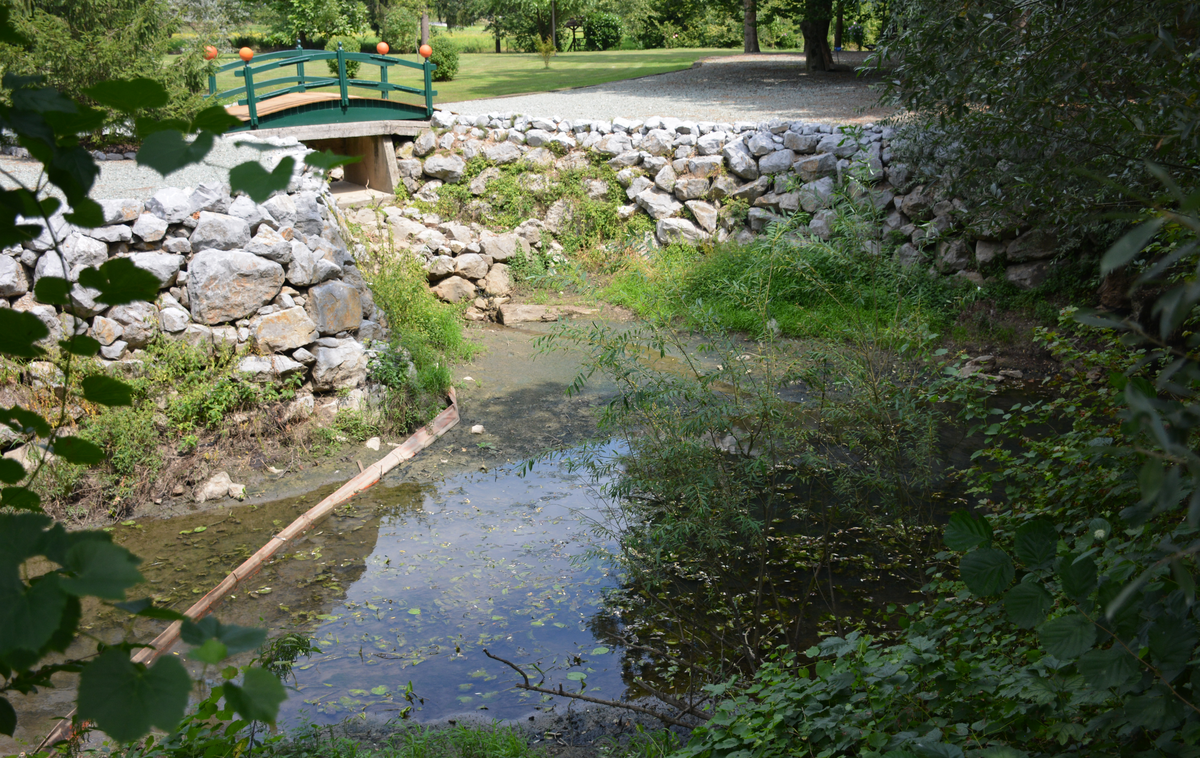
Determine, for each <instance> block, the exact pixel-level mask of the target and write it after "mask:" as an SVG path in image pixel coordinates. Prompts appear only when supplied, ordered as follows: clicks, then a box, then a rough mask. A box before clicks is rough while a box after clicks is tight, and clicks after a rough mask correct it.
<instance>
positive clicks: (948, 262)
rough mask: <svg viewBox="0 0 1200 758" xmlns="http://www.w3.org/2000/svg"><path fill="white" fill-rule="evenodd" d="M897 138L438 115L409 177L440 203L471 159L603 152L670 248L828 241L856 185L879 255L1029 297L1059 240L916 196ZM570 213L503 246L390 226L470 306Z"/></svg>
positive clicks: (651, 122) (543, 165)
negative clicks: (793, 234) (781, 230)
mask: <svg viewBox="0 0 1200 758" xmlns="http://www.w3.org/2000/svg"><path fill="white" fill-rule="evenodd" d="M896 139H897V134H896V132H895V130H894V129H893V128H891V127H887V126H879V125H876V124H866V125H863V126H861V127H853V128H851V127H832V126H829V125H826V124H809V123H804V122H798V121H785V120H776V121H771V122H763V123H754V122H737V123H733V124H729V123H711V122H695V121H684V120H680V119H675V118H668V117H653V118H649V119H646V120H641V119H621V118H618V119H614V120H612V121H596V120H565V119H559V118H548V117H529V116H524V115H519V114H512V113H493V114H488V115H486V116H458V115H455V114H453V113H449V112H445V111H439V112H436V113H435V114H434V117H433V120H432V129H430V130H428V131H425V132H423V133H422V134H421V135H420V136H419V137H418V138H417V139H416V141H415V142H413V143H411V145H405V146H404V147H403V149H402V151H401V153H400V157H399V158H398V160H397V165H398V169H399V172H400V175H401V177H402V180H403V182H404V184H405V187H406V188H407V189H408V191H409V192H410V193H411V194H413V195H414V196H415V197H416V198H418V199H420V200H423V201H426V202H430V203H432V202H436V201H437V198H438V196H437V188H438V187H440V186H442V185H443V184H445V183H455V182H460V181H463V177H464V171H465V169H466V161H468V160H470V159H471V158H473V157H474V156H477V155H482V156H484V157H485V158H486V159H487V160H488V161H489V162H491V163H492V164H495V165H505V164H515V163H520V162H523V163H525V164H527V165H529V166H530V167H531V168H532V169H536V170H539V171H544V172H549V173H551V174H553V173H554V172H556V171H561V170H563V169H569V168H572V167H580V166H584V165H587V164H588V162H589V161H590V160H591V157H592V156H594V155H596V154H599V155H601V156H605V157H606V158H607V160H608V164H609V165H610V166H612V167H613V168H614V169H615V170H616V171H617V175H616V179H617V181H618V182H619V183H620V184H621V186H622V188H623V189H624V192H625V196H626V198H627V199H628V201H629V202H628V204H627V205H625V206H624V207H622V208H620V210H619V214H620V216H621V217H622V218H628V217H629V216H631V215H632V214H634V213H646V214H649V215H650V216H651V217H652V218H653V219H654V220H655V236H656V240H657V242H659V243H660V244H666V243H669V242H676V241H683V242H690V243H698V242H702V241H704V240H707V239H715V240H717V241H725V240H727V239H729V238H731V237H733V238H737V239H739V240H740V241H743V242H744V241H748V240H749V239H752V236H753V234H754V233H756V232H759V231H761V230H763V229H764V228H766V226H767V225H769V224H770V223H771V222H773V221H775V220H777V219H779V218H781V217H782V216H783V215H785V214H789V213H793V212H796V211H804V212H807V213H809V214H811V217H812V218H811V222H810V223H809V225H808V230H807V231H808V233H809V234H811V235H813V236H816V237H819V238H821V239H825V240H828V239H829V238H830V237H831V235H832V233H833V230H832V228H831V223H830V222H831V220H832V218H833V212H832V211H831V210H830V206H831V204H832V202H833V199H834V192H835V188H837V187H838V186H841V185H842V183H843V182H844V183H846V185H845V186H847V188H848V189H849V191H850V192H851V193H852V194H854V195H856V196H859V197H862V196H863V195H866V196H868V197H869V199H870V200H871V202H873V203H875V205H876V207H877V208H879V209H880V210H881V211H882V213H883V217H884V221H883V224H882V226H881V228H880V230H879V238H878V243H871V244H872V245H873V246H872V248H871V249H872V251H873V252H876V253H878V252H879V251H881V250H887V251H890V252H891V254H892V255H895V256H896V257H897V259H898V260H899V261H900V262H901V263H902V264H904V265H928V266H931V268H932V270H934V271H937V272H940V273H942V274H945V275H958V276H963V277H966V278H968V279H970V280H971V281H974V282H976V283H977V284H981V283H982V282H983V281H984V278H983V274H982V273H981V269H986V270H988V271H998V270H1002V271H1003V274H1002V275H1003V276H1004V277H1005V278H1006V279H1008V280H1009V281H1011V282H1013V283H1014V284H1016V285H1017V286H1019V287H1022V288H1026V289H1029V288H1032V287H1034V286H1037V285H1038V284H1040V283H1041V282H1042V281H1043V280H1044V279H1045V277H1046V274H1047V272H1048V269H1049V265H1050V261H1049V259H1050V258H1052V257H1053V256H1054V255H1055V253H1056V252H1057V247H1058V241H1057V239H1056V238H1055V236H1054V234H1053V233H1052V232H1049V231H1045V230H1028V229H1025V230H1023V229H1022V228H1021V227H1019V226H1018V225H1008V226H1003V225H993V227H992V228H984V229H980V228H977V227H976V226H972V225H971V224H969V223H967V221H968V213H967V209H966V208H965V207H964V206H963V204H962V203H961V202H960V201H958V200H956V199H954V198H952V197H947V196H945V194H944V193H943V192H942V191H941V190H940V189H939V188H938V187H937V186H936V185H935V184H931V185H919V184H917V183H916V180H915V178H914V172H912V171H910V170H909V168H908V167H907V166H905V165H903V164H901V163H899V162H897V161H896V160H894V158H893V155H892V152H893V142H894V141H895V140H896ZM489 171H490V172H493V173H492V174H490V175H489ZM494 172H495V169H488V170H485V171H484V173H482V174H480V175H479V176H477V177H475V178H474V180H473V181H472V185H471V192H472V193H473V194H475V195H482V194H484V193H485V191H486V186H487V182H488V181H489V179H490V177H491V176H495V175H497V174H495V173H494ZM595 183H598V184H600V185H605V186H599V187H588V188H587V191H588V193H589V195H592V196H594V197H604V196H605V195H606V194H607V191H608V187H607V186H606V183H604V182H595ZM477 185H478V186H477ZM731 200H744V201H745V202H746V203H748V204H749V206H750V209H749V213H748V215H747V217H746V220H745V222H744V223H741V222H735V221H734V220H733V219H732V218H731V217H730V216H729V214H727V213H726V214H723V213H722V212H721V211H722V208H723V206H726V205H728V204H729V202H730V201H731ZM685 209H686V213H685ZM567 212H569V209H567V208H562V207H551V208H550V209H549V211H548V212H547V214H546V217H545V218H544V219H541V220H540V222H541V226H540V228H538V225H539V220H529V221H526V222H525V223H524V224H522V226H521V227H519V228H517V229H514V230H512V231H511V232H509V233H508V234H502V235H491V236H489V235H490V232H488V231H487V230H486V229H484V228H483V227H480V226H478V225H473V226H471V227H464V226H463V225H462V224H456V223H455V222H454V221H449V222H447V221H445V220H443V219H437V218H432V219H430V218H428V217H425V216H423V215H422V214H420V213H416V212H415V209H412V208H409V209H404V211H403V213H402V212H401V211H400V210H399V209H397V210H396V211H395V212H394V213H390V214H389V222H390V223H391V224H392V225H393V232H394V233H396V238H397V239H398V241H399V243H400V244H401V245H402V246H404V247H409V248H410V249H412V250H414V251H415V252H418V253H419V254H421V255H423V257H424V258H425V262H426V268H427V270H428V271H429V277H430V283H431V284H432V285H434V291H435V292H437V294H438V295H439V296H441V297H442V298H443V299H446V300H450V301H452V302H459V301H462V300H465V299H470V298H483V299H486V298H490V297H495V296H497V295H498V294H499V295H503V294H504V293H505V292H506V291H507V288H506V285H505V283H506V282H507V271H506V269H505V268H503V267H502V268H500V269H497V268H495V265H496V264H503V263H504V262H505V261H506V260H507V257H508V256H510V255H511V254H512V253H511V250H512V249H513V245H514V244H516V245H519V246H520V248H521V249H529V246H530V245H534V246H536V245H540V244H541V229H542V228H545V229H547V230H548V231H550V232H553V231H554V226H555V223H556V220H557V218H558V217H561V216H562V215H563V214H564V213H567ZM1020 232H1023V233H1020ZM487 239H492V240H495V239H499V240H502V241H491V242H485V240H487ZM497 271H499V273H497Z"/></svg>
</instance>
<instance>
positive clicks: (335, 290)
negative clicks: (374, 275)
mask: <svg viewBox="0 0 1200 758" xmlns="http://www.w3.org/2000/svg"><path fill="white" fill-rule="evenodd" d="M304 309H305V310H306V311H307V312H308V315H309V317H310V318H311V319H312V321H313V323H314V324H315V325H316V329H317V331H319V332H320V333H321V334H337V333H338V332H348V331H353V330H355V329H357V328H358V327H359V324H361V323H362V298H361V296H360V295H359V294H358V290H356V289H354V288H353V287H351V286H350V285H348V284H346V283H345V282H342V281H336V280H335V281H329V282H324V283H323V284H318V285H317V286H315V287H313V288H311V289H310V290H309V291H308V300H307V301H306V302H305V303H304ZM304 344H306V343H304ZM296 347H299V345H297V346H296Z"/></svg>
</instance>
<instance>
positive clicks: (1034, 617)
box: [1004, 582, 1054, 629]
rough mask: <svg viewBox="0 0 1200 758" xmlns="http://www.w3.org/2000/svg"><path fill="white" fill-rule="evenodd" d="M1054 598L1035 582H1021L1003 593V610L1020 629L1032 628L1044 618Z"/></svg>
mask: <svg viewBox="0 0 1200 758" xmlns="http://www.w3.org/2000/svg"><path fill="white" fill-rule="evenodd" d="M1053 605H1054V598H1053V597H1051V596H1050V593H1049V592H1047V591H1046V588H1045V587H1043V586H1042V585H1040V584H1038V583H1036V582H1021V583H1020V584H1018V585H1017V586H1015V587H1013V588H1012V589H1011V590H1009V591H1008V592H1007V593H1006V594H1005V595H1004V610H1005V612H1006V613H1008V617H1009V618H1010V619H1012V622H1013V623H1014V624H1016V625H1017V626H1019V627H1021V628H1022V629H1032V628H1033V627H1035V626H1037V625H1038V624H1040V623H1042V622H1043V621H1045V620H1046V614H1047V613H1049V611H1050V608H1051V607H1052V606H1053Z"/></svg>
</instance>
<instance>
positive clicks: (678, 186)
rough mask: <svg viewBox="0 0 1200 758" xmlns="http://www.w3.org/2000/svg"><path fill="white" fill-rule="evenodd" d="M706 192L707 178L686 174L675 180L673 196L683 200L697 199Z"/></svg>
mask: <svg viewBox="0 0 1200 758" xmlns="http://www.w3.org/2000/svg"><path fill="white" fill-rule="evenodd" d="M707 194H708V180H707V179H702V178H700V177H698V176H686V177H684V178H682V179H680V180H679V181H677V182H675V197H677V198H679V199H680V200H683V201H685V202H686V201H688V200H697V199H699V198H702V197H704V196H705V195H707Z"/></svg>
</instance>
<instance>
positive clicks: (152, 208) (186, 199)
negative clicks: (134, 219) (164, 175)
mask: <svg viewBox="0 0 1200 758" xmlns="http://www.w3.org/2000/svg"><path fill="white" fill-rule="evenodd" d="M193 210H194V208H193V207H192V196H191V193H189V192H185V191H183V190H181V189H179V188H178V187H165V188H163V189H160V190H159V191H158V192H155V193H154V195H152V196H151V197H150V199H149V200H147V201H146V212H147V213H152V214H154V215H155V216H157V217H159V218H160V219H162V220H163V221H165V222H167V223H168V224H178V223H181V222H182V221H183V220H184V219H185V218H187V217H188V216H190V215H192V211H193Z"/></svg>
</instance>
